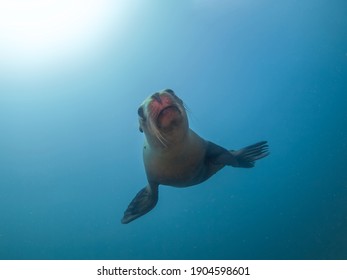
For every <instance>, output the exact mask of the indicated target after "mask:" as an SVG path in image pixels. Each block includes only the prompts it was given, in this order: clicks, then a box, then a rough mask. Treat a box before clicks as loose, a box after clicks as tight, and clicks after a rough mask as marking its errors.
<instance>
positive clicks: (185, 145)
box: [121, 89, 269, 224]
mask: <svg viewBox="0 0 347 280" xmlns="http://www.w3.org/2000/svg"><path fill="white" fill-rule="evenodd" d="M138 115H139V126H140V127H139V130H140V131H141V132H143V133H144V134H145V142H144V146H143V161H144V165H145V169H146V174H147V180H148V184H147V186H146V187H144V188H143V189H142V190H140V191H139V192H138V194H137V195H136V196H135V198H134V199H133V200H132V201H131V202H130V204H129V206H128V208H127V209H126V211H125V212H124V217H123V218H122V220H121V222H122V223H123V224H127V223H129V222H131V221H133V220H135V219H137V218H138V217H140V216H142V215H144V214H146V213H147V212H149V211H150V210H152V209H153V208H154V207H155V205H156V204H157V201H158V187H159V185H168V186H173V187H189V186H193V185H196V184H199V183H201V182H203V181H205V180H207V179H208V178H209V177H211V176H212V175H213V174H215V173H216V172H217V171H219V170H221V169H222V168H223V167H224V166H226V165H228V166H233V167H245V168H250V167H253V166H254V163H255V161H256V160H259V159H261V158H264V157H266V156H267V155H268V154H269V152H268V145H267V142H266V141H261V142H258V143H256V144H253V145H251V146H247V147H245V148H243V149H240V150H237V151H234V150H227V149H225V148H222V147H220V146H218V145H216V144H214V143H212V142H210V141H207V140H204V139H203V138H201V137H200V136H199V135H197V134H196V133H195V132H194V131H193V130H191V129H190V128H189V124H188V117H187V114H186V110H185V107H184V104H183V101H182V100H181V99H180V98H179V97H178V96H177V95H176V94H175V93H174V91H173V90H171V89H166V90H163V91H160V92H157V93H154V94H153V95H151V96H149V97H148V98H147V99H145V100H144V101H143V103H142V104H141V106H140V108H139V109H138Z"/></svg>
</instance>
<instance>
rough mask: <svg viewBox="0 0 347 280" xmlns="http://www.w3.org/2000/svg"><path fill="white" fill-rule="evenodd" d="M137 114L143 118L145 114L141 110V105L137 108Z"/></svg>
mask: <svg viewBox="0 0 347 280" xmlns="http://www.w3.org/2000/svg"><path fill="white" fill-rule="evenodd" d="M137 114H138V115H139V117H140V118H142V119H145V114H144V112H143V107H142V106H141V107H140V108H139V109H138V110H137Z"/></svg>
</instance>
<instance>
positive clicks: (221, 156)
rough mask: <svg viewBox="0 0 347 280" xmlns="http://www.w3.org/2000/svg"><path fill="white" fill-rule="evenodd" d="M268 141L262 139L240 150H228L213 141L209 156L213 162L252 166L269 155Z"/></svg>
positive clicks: (209, 147)
mask: <svg viewBox="0 0 347 280" xmlns="http://www.w3.org/2000/svg"><path fill="white" fill-rule="evenodd" d="M268 147H269V146H268V145H267V141H261V142H258V143H255V144H253V145H250V146H247V147H244V148H242V149H240V150H237V151H233V150H230V151H228V150H227V149H224V148H222V147H220V146H218V145H216V144H214V143H212V142H208V146H207V154H206V156H207V158H208V160H209V161H210V162H212V163H213V164H221V165H231V166H233V167H245V168H250V167H253V166H254V163H255V161H256V160H259V159H262V158H263V157H266V156H267V155H269V152H268Z"/></svg>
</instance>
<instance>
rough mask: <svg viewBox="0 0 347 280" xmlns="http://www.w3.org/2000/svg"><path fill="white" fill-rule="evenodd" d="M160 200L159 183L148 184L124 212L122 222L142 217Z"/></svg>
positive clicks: (125, 222)
mask: <svg viewBox="0 0 347 280" xmlns="http://www.w3.org/2000/svg"><path fill="white" fill-rule="evenodd" d="M157 202H158V185H153V186H152V185H147V186H146V187H144V188H143V189H142V190H140V191H139V192H138V193H137V195H136V196H135V197H134V199H133V200H132V201H131V202H130V204H129V206H128V208H127V210H125V212H124V216H123V218H122V221H121V222H122V224H127V223H130V222H131V221H133V220H135V219H137V218H138V217H141V216H142V215H144V214H146V213H148V212H149V211H151V210H152V209H153V208H154V207H155V205H156V204H157Z"/></svg>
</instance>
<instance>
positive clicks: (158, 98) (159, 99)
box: [152, 92, 162, 104]
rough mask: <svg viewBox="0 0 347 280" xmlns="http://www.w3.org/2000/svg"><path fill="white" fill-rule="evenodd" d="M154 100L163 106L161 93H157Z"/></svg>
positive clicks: (153, 96)
mask: <svg viewBox="0 0 347 280" xmlns="http://www.w3.org/2000/svg"><path fill="white" fill-rule="evenodd" d="M152 98H153V99H154V100H156V101H158V103H160V104H162V101H161V98H160V94H159V92H156V93H155V94H153V95H152Z"/></svg>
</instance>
